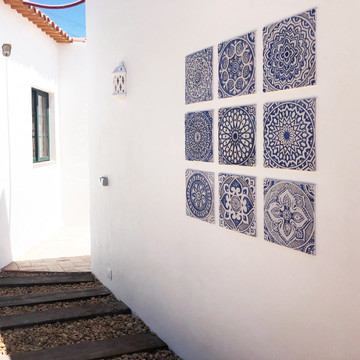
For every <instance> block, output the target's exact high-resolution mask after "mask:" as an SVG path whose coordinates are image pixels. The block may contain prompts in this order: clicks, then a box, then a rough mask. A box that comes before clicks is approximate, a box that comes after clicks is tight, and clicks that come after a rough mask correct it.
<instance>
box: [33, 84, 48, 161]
mask: <svg viewBox="0 0 360 360" xmlns="http://www.w3.org/2000/svg"><path fill="white" fill-rule="evenodd" d="M31 93H32V143H33V162H34V163H35V162H41V161H48V160H50V143H49V94H48V93H46V92H43V91H40V90H36V89H32V90H31Z"/></svg>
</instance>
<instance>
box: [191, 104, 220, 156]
mask: <svg viewBox="0 0 360 360" xmlns="http://www.w3.org/2000/svg"><path fill="white" fill-rule="evenodd" d="M213 114H214V112H213V111H212V110H211V111H199V112H191V113H187V114H186V115H185V159H186V160H194V161H205V162H212V161H213Z"/></svg>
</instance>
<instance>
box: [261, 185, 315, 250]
mask: <svg viewBox="0 0 360 360" xmlns="http://www.w3.org/2000/svg"><path fill="white" fill-rule="evenodd" d="M264 196H265V201H264V203H265V205H264V206H265V214H264V221H265V224H264V235H265V240H267V241H270V242H272V243H275V244H278V245H282V246H286V247H288V248H291V249H294V250H299V251H302V252H304V253H307V254H312V255H315V219H314V217H315V185H313V184H307V183H299V182H292V181H281V180H273V179H265V180H264Z"/></svg>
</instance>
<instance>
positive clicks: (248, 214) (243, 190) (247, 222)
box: [219, 174, 256, 236]
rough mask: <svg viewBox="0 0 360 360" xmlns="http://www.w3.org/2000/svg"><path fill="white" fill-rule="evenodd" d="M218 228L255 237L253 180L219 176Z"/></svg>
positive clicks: (235, 176)
mask: <svg viewBox="0 0 360 360" xmlns="http://www.w3.org/2000/svg"><path fill="white" fill-rule="evenodd" d="M219 195H220V221H219V224H220V226H223V227H225V228H227V229H230V230H235V231H238V232H241V233H243V234H246V235H251V236H256V219H255V217H256V211H255V178H254V177H251V176H239V175H231V174H219Z"/></svg>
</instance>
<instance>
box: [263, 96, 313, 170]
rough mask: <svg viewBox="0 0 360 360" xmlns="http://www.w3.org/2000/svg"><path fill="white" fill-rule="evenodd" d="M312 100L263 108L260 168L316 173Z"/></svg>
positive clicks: (271, 104) (281, 103)
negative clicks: (261, 166) (262, 150)
mask: <svg viewBox="0 0 360 360" xmlns="http://www.w3.org/2000/svg"><path fill="white" fill-rule="evenodd" d="M315 104H316V99H315V98H311V99H303V100H293V101H285V102H277V103H268V104H265V105H264V166H265V167H268V168H280V169H293V170H309V171H314V170H316V164H315V155H316V152H315Z"/></svg>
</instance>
